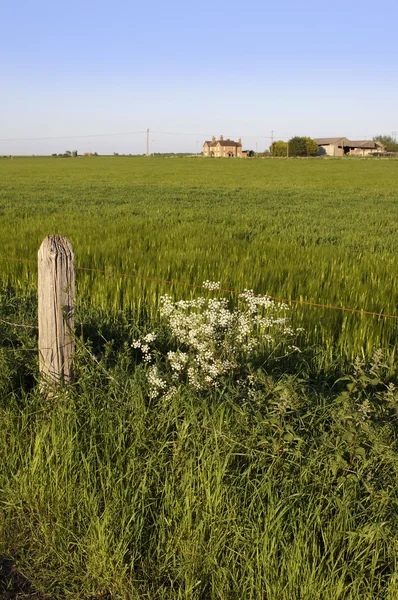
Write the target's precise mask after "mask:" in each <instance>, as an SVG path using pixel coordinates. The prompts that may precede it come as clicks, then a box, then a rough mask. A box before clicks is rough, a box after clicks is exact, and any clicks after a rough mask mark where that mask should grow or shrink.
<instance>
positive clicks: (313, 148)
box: [305, 137, 318, 156]
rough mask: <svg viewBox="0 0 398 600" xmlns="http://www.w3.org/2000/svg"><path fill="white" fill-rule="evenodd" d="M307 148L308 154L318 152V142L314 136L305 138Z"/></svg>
mask: <svg viewBox="0 0 398 600" xmlns="http://www.w3.org/2000/svg"><path fill="white" fill-rule="evenodd" d="M305 149H306V154H307V156H314V154H316V153H317V152H318V144H317V143H316V141H315V140H313V139H312V138H309V137H306V138H305Z"/></svg>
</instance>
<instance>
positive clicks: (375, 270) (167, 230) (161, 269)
mask: <svg viewBox="0 0 398 600" xmlns="http://www.w3.org/2000/svg"><path fill="white" fill-rule="evenodd" d="M0 181H1V186H0V211H1V226H0V227H1V240H2V244H1V255H2V256H6V257H16V258H30V259H32V260H35V259H36V253H37V249H38V247H39V245H40V243H41V241H42V239H43V237H44V236H46V235H48V234H62V235H66V236H68V237H69V239H70V240H71V242H72V245H73V248H74V251H75V255H76V263H77V266H81V267H88V268H96V269H107V270H110V271H117V272H121V273H128V274H131V275H135V276H138V277H153V278H158V279H169V280H174V281H179V282H184V283H188V284H197V285H201V283H202V281H203V280H205V279H211V280H216V281H220V282H221V287H222V288H225V289H234V290H237V291H240V290H243V289H245V288H250V289H253V290H254V292H255V293H258V294H269V295H271V296H276V297H284V298H292V299H297V300H306V301H312V302H316V303H322V304H332V305H337V306H342V307H348V308H354V309H363V310H368V311H375V312H379V313H386V314H397V304H398V301H397V298H398V296H397V290H396V285H395V275H396V273H397V272H398V235H397V224H398V191H397V190H398V163H397V162H396V161H383V160H346V161H340V160H339V161H337V160H329V161H328V160H291V161H282V160H269V159H268V160H253V161H248V160H247V161H217V160H200V159H165V158H156V159H152V158H151V159H145V158H96V159H76V160H62V159H58V160H57V159H30V160H29V159H20V160H13V161H10V160H7V161H6V160H3V161H1V162H0ZM0 277H1V279H2V281H4V282H5V283H10V284H11V285H16V286H26V282H27V281H29V282H30V283H31V284H32V286H34V285H35V278H36V273H35V267H34V265H33V266H31V265H29V266H26V265H17V264H15V263H10V262H6V261H2V262H1V263H0ZM165 292H170V293H172V294H175V295H178V296H179V297H184V296H186V295H187V293H188V292H187V290H184V289H183V288H177V287H176V286H174V287H173V286H171V287H170V286H169V285H158V284H156V283H153V282H151V283H145V282H144V281H140V280H134V279H123V278H119V277H109V276H107V277H104V276H100V275H98V274H95V275H84V274H82V273H80V274H79V275H78V294H79V295H78V301H79V302H82V300H83V299H84V301H86V302H89V303H90V304H91V305H92V306H99V307H102V308H104V309H107V310H119V309H121V308H131V309H132V310H133V311H139V310H141V308H142V306H143V304H144V305H145V307H146V310H149V311H150V312H151V311H153V310H155V308H156V307H157V304H158V298H159V295H160V294H162V293H165ZM292 313H294V314H293V316H292V318H293V319H294V323H297V324H300V326H303V327H304V328H305V329H306V332H307V333H306V337H305V343H306V345H314V344H315V345H317V346H318V347H319V348H320V349H321V350H322V352H321V354H322V360H321V363H322V365H323V366H325V365H326V364H328V363H330V362H332V361H333V360H335V359H336V358H337V359H338V360H340V359H343V360H346V359H348V360H352V359H353V358H354V357H355V356H356V355H357V354H360V355H362V353H363V352H364V353H365V354H370V353H371V352H372V350H373V349H374V348H377V347H379V346H380V347H382V348H384V349H385V351H386V352H387V354H390V353H391V352H393V347H394V345H395V343H396V339H397V338H396V331H397V327H396V320H392V319H385V318H378V317H369V316H362V315H355V314H351V313H342V312H338V311H332V310H324V309H318V308H310V307H307V306H303V307H299V308H293V309H292Z"/></svg>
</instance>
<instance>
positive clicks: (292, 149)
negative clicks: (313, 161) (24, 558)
mask: <svg viewBox="0 0 398 600" xmlns="http://www.w3.org/2000/svg"><path fill="white" fill-rule="evenodd" d="M306 154H307V143H306V139H305V137H299V136H295V137H292V138H291V139H290V140H289V156H306Z"/></svg>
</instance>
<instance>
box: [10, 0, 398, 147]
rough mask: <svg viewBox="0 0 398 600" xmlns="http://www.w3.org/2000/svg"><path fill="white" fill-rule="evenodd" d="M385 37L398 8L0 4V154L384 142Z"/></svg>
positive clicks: (29, 0) (393, 104)
mask: <svg viewBox="0 0 398 600" xmlns="http://www.w3.org/2000/svg"><path fill="white" fill-rule="evenodd" d="M397 34H398V1H397V0H382V1H379V2H376V1H374V0H372V1H370V0H333V1H326V0H280V1H278V0H273V1H272V2H270V1H269V0H252V1H250V2H243V1H241V2H237V1H236V0H229V1H225V0H211V1H210V0H200V1H196V2H189V0H184V1H180V0H169V1H168V2H166V1H164V0H163V1H160V0H140V1H139V2H138V1H136V0H129V1H125V0H114V1H113V2H111V1H110V0H107V1H106V2H104V1H103V0H96V1H95V2H94V1H92V0H86V1H85V0H78V1H77V0H67V1H64V2H62V1H61V2H59V1H55V0H52V1H51V2H48V1H44V0H24V1H22V0H13V1H9V0H0V140H1V141H0V155H1V154H21V153H28V154H44V153H52V152H56V153H59V152H64V151H65V150H69V149H70V150H72V149H78V150H79V152H85V151H88V150H91V151H92V152H94V151H97V152H99V153H103V152H104V153H105V152H106V153H113V152H120V153H143V152H144V151H145V138H146V136H145V134H144V133H139V134H134V133H133V132H137V131H140V132H143V131H145V130H146V129H147V128H150V132H151V133H150V140H151V151H155V152H164V151H174V152H177V151H183V152H184V151H186V152H191V151H192V152H196V151H197V149H199V150H201V149H202V144H203V141H204V139H208V138H209V136H211V135H215V136H217V137H218V136H219V135H220V134H221V135H224V137H231V138H233V137H237V136H241V137H242V138H243V145H244V147H245V148H253V149H255V148H256V146H257V147H258V150H262V149H265V148H266V147H268V146H269V143H270V139H269V136H271V132H272V131H273V132H274V133H273V135H274V137H275V139H279V138H285V137H290V136H292V135H309V136H312V137H321V136H322V137H324V136H343V135H344V136H347V137H351V138H353V139H359V138H365V137H368V138H369V137H372V136H373V135H377V134H381V133H382V134H391V133H392V132H393V131H396V130H398V111H397V103H398V59H397V57H398V52H397V46H398V45H397ZM100 134H125V135H112V136H107V137H106V136H104V137H100ZM177 134H192V135H177ZM60 136H65V138H64V139H53V140H50V139H47V140H39V139H31V140H22V139H21V138H44V137H46V138H51V137H54V138H56V137H60ZM66 136H70V137H69V138H67V137H66ZM72 136H87V137H72ZM16 138H18V140H16ZM4 139H12V140H13V141H4Z"/></svg>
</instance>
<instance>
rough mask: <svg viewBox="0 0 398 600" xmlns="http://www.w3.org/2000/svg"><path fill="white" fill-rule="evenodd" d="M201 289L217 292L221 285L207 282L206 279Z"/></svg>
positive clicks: (216, 282)
mask: <svg viewBox="0 0 398 600" xmlns="http://www.w3.org/2000/svg"><path fill="white" fill-rule="evenodd" d="M202 287H204V288H206V289H207V290H219V289H220V287H221V283H220V282H219V281H209V280H208V279H206V281H204V282H203V283H202Z"/></svg>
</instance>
